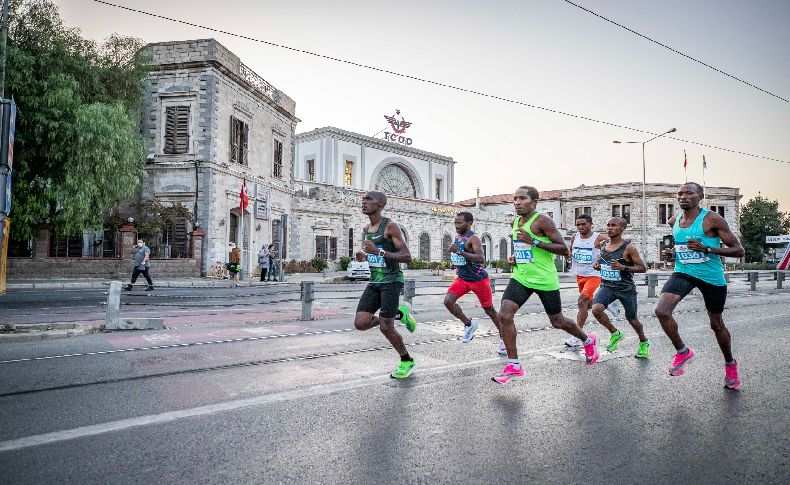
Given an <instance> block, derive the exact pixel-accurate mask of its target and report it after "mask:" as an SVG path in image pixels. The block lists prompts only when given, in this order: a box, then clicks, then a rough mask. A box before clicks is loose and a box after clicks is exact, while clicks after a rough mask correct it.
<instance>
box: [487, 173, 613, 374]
mask: <svg viewBox="0 0 790 485" xmlns="http://www.w3.org/2000/svg"><path fill="white" fill-rule="evenodd" d="M539 197H540V192H538V190H537V189H536V188H535V187H528V186H526V185H525V186H521V187H519V188H518V189H516V192H515V194H513V207H514V209H515V212H516V219H515V220H514V221H513V234H512V237H513V255H512V256H511V257H510V258H509V259H510V261H511V262H512V263H514V267H513V276H512V277H511V278H510V283H508V285H507V288H506V289H505V293H504V294H503V295H502V305H501V307H500V309H499V327H500V336H501V337H502V340H504V341H505V347H506V348H507V357H508V359H507V365H505V368H504V370H502V372H500V373H498V374H495V375H494V376H492V377H491V380H493V381H494V382H497V383H499V384H507V383H508V382H510V380H512V379H517V378H521V377H524V368H523V367H521V363H520V362H519V360H518V348H517V346H516V324H515V322H514V321H513V318H514V317H515V315H516V312H517V311H518V309H519V308H521V306H522V305H524V304H525V303H526V302H527V300H528V299H529V297H530V296H532V294H533V293H535V294H537V295H538V297H539V298H540V302H541V303H542V304H543V309H544V310H545V311H546V314H547V315H548V316H549V321H550V322H551V325H552V326H553V327H554V328H559V329H562V330H564V331H566V332H568V333H569V334H571V335H573V336H574V337H576V338H578V339H580V340H581V341H582V342H583V344H584V352H585V354H586V362H587V365H593V364H595V362H596V361H597V360H598V357H599V354H598V350H597V349H596V347H595V342H596V337H595V334H593V333H590V335H589V336H588V335H587V334H586V333H584V331H583V330H582V329H580V328H579V326H578V325H576V322H574V321H573V320H571V319H570V318H568V317H566V316H565V315H563V314H562V301H561V300H560V278H559V275H558V273H557V267H556V266H555V265H554V255H555V254H559V255H561V256H567V255H568V246H566V245H565V241H564V240H563V239H562V235H561V234H560V231H558V230H557V226H555V225H554V221H553V220H552V219H551V218H550V217H547V216H545V215H543V214H542V213H541V212H540V211H538V210H537V205H538V198H539Z"/></svg>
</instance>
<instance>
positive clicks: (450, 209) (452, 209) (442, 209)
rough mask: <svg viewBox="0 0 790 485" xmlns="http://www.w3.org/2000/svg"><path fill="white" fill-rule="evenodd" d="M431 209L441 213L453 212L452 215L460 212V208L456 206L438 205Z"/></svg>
mask: <svg viewBox="0 0 790 485" xmlns="http://www.w3.org/2000/svg"><path fill="white" fill-rule="evenodd" d="M431 211H432V212H436V213H439V214H452V215H455V213H456V212H458V209H456V208H455V207H438V206H437V207H431Z"/></svg>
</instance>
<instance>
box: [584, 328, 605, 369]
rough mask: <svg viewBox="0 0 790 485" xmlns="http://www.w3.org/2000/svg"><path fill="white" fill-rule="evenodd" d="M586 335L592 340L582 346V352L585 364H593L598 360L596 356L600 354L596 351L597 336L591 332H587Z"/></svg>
mask: <svg viewBox="0 0 790 485" xmlns="http://www.w3.org/2000/svg"><path fill="white" fill-rule="evenodd" d="M587 336H588V337H590V340H592V342H590V343H589V344H587V345H585V346H584V353H585V354H586V356H585V361H586V362H587V365H593V364H595V363H596V362H597V361H598V357H600V356H601V354H599V353H598V348H597V347H596V346H595V344H596V343H597V341H598V337H596V336H595V334H594V333H592V332H591V333H588V334H587Z"/></svg>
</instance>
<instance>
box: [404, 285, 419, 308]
mask: <svg viewBox="0 0 790 485" xmlns="http://www.w3.org/2000/svg"><path fill="white" fill-rule="evenodd" d="M416 293H417V282H416V281H415V280H406V281H405V282H404V283H403V300H404V301H405V302H406V304H407V305H409V308H412V307H413V305H412V302H413V301H414V295H415V294H416Z"/></svg>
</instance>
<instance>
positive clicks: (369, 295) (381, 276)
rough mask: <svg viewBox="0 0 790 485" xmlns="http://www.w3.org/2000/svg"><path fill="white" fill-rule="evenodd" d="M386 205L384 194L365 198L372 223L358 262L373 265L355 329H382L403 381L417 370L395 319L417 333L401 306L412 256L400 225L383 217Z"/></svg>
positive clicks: (395, 375)
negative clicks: (397, 358) (404, 267)
mask: <svg viewBox="0 0 790 485" xmlns="http://www.w3.org/2000/svg"><path fill="white" fill-rule="evenodd" d="M386 205H387V196H386V195H384V194H383V193H382V192H368V193H367V194H365V196H364V197H363V198H362V213H363V214H365V215H366V216H368V218H369V219H370V224H368V225H367V226H365V230H364V237H363V239H362V250H361V251H359V252H358V253H357V260H358V261H366V260H367V262H368V265H369V266H370V282H369V283H368V286H367V287H366V288H365V291H364V292H363V293H362V297H361V298H360V299H359V304H358V305H357V315H356V318H355V319H354V326H355V327H356V328H357V330H369V329H371V328H373V327H379V330H381V333H383V334H384V336H385V337H387V340H389V341H390V343H391V344H392V347H393V348H394V349H395V350H396V351H397V352H398V354H399V355H400V359H401V361H400V364H398V367H397V368H396V369H395V370H394V371H393V372H392V373H391V374H390V377H393V378H396V379H402V378H404V377H408V376H409V375H411V372H412V370H413V369H414V359H413V358H412V357H411V356H410V355H409V352H408V351H407V350H406V346H405V345H404V344H403V338H402V337H401V336H400V333H398V330H396V329H395V319H396V318H397V319H399V320H400V321H401V322H403V324H404V325H406V329H408V330H409V332H414V328H415V325H416V322H415V321H414V318H413V317H412V316H411V314H410V311H409V310H410V309H409V307H408V306H406V305H400V306H398V302H399V299H400V292H401V289H403V272H402V271H401V270H400V263H408V262H409V261H411V253H410V252H409V247H408V246H406V242H405V240H404V238H403V231H402V230H401V228H400V226H399V225H397V224H396V223H394V222H392V221H391V220H389V219H387V218H386V217H384V216H383V215H381V211H382V210H383V209H384V207H385V206H386ZM377 311H379V315H378V316H376V312H377Z"/></svg>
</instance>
